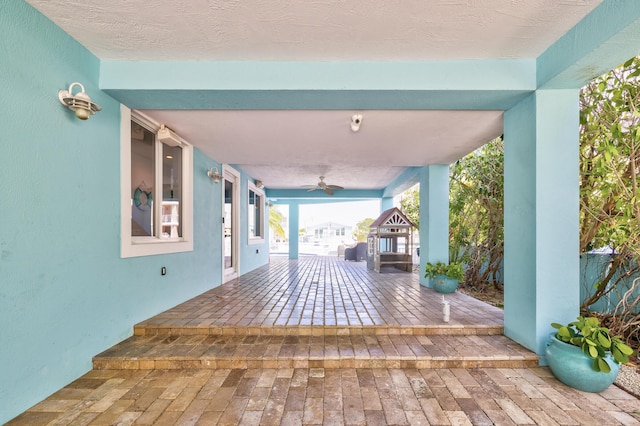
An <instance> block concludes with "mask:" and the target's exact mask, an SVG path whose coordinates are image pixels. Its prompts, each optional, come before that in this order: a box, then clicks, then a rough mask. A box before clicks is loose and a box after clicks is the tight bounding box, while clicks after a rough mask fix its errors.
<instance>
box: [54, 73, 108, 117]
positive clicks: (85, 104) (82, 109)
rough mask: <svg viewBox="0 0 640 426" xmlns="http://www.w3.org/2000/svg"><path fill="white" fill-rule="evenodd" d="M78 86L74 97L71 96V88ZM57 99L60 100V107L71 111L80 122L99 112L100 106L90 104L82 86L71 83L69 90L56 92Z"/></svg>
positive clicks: (89, 99)
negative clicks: (62, 106) (78, 89)
mask: <svg viewBox="0 0 640 426" xmlns="http://www.w3.org/2000/svg"><path fill="white" fill-rule="evenodd" d="M74 86H79V87H80V91H79V92H78V93H77V94H76V95H75V96H74V95H73V87H74ZM58 99H60V103H62V105H64V106H66V107H67V108H69V109H70V110H71V111H74V112H75V113H76V117H78V118H79V119H80V120H86V119H87V118H89V116H91V114H95V113H96V111H100V110H101V109H102V108H100V105H98V104H95V103H93V102H91V98H90V97H89V95H87V93H86V92H85V91H84V86H83V85H82V84H80V83H77V82H76V83H71V86H69V90H65V89H61V90H58Z"/></svg>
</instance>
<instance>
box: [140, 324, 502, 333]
mask: <svg viewBox="0 0 640 426" xmlns="http://www.w3.org/2000/svg"><path fill="white" fill-rule="evenodd" d="M503 333H504V327H503V326H502V325H497V324H480V325H464V324H459V323H458V324H446V323H440V324H433V325H364V326H353V325H350V326H344V325H320V326H305V325H299V326H278V325H269V326H251V325H249V326H233V325H230V326H217V325H203V324H198V325H177V324H175V323H171V324H168V325H157V324H153V325H148V324H145V323H140V324H137V325H135V326H134V327H133V335H134V336H155V335H169V336H195V335H199V336H203V335H204V336H362V335H376V336H387V335H389V336H391V335H413V336H434V335H455V336H480V335H483V336H491V335H496V334H500V335H501V334H503Z"/></svg>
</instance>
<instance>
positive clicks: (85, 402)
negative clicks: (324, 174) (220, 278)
mask: <svg viewBox="0 0 640 426" xmlns="http://www.w3.org/2000/svg"><path fill="white" fill-rule="evenodd" d="M447 300H449V301H450V303H451V312H452V313H451V321H450V322H449V323H444V322H443V321H442V318H441V305H440V301H441V296H440V295H438V294H436V293H434V292H433V291H431V290H429V289H426V288H423V287H420V286H419V284H418V280H417V276H416V275H413V274H407V273H388V274H376V273H370V272H369V271H367V269H366V267H365V264H364V263H352V262H349V263H347V262H344V261H342V260H337V259H335V258H322V257H317V258H302V259H301V260H299V261H288V260H287V259H283V258H274V259H272V262H271V263H270V265H268V266H265V267H263V268H260V269H258V270H256V271H253V272H251V273H249V274H246V275H244V276H243V277H241V278H240V279H239V280H238V281H236V282H233V283H229V284H225V285H223V286H220V287H218V288H216V289H213V290H211V291H209V292H207V293H205V294H203V295H201V296H198V297H196V298H194V299H192V300H190V301H188V302H186V303H184V304H182V305H179V306H176V307H175V308H173V309H171V310H169V311H166V312H164V313H162V314H160V315H158V316H156V317H153V318H150V319H149V320H147V321H144V322H143V323H141V324H138V325H136V326H135V334H136V335H135V336H133V337H131V338H130V339H127V340H126V341H124V342H122V343H121V344H119V345H116V346H114V347H113V348H111V349H109V350H107V351H105V352H104V353H102V354H100V355H98V356H96V357H95V358H94V367H95V368H94V370H93V371H91V372H89V373H87V374H86V375H84V376H82V377H81V378H79V379H78V380H76V381H74V382H73V383H71V384H69V385H68V386H66V387H65V388H63V389H61V390H60V391H58V392H56V393H55V394H54V395H52V396H51V397H49V398H47V399H46V400H44V401H42V402H41V403H39V404H37V405H36V406H34V407H32V408H31V409H30V410H28V411H26V412H25V413H23V414H22V415H20V416H18V417H17V418H16V419H14V420H13V421H12V422H10V423H9V424H10V425H21V424H56V425H65V424H77V425H86V424H95V425H101V424H105V425H116V424H117V425H128V424H155V425H163V424H167V425H169V424H185V425H192V424H201V425H215V424H221V425H235V424H246V425H258V424H264V425H280V424H282V425H299V424H324V425H334V424H335V425H342V424H348V425H364V424H368V425H378V424H379V425H384V424H397V425H420V424H425V425H427V424H432V425H492V424H496V425H513V424H540V425H557V424H562V425H578V424H583V425H633V424H640V415H639V414H638V413H640V401H639V400H638V399H636V398H635V397H633V396H631V395H629V394H627V393H626V392H624V391H622V390H620V389H618V388H617V387H616V386H611V387H610V388H609V389H607V390H606V391H604V392H602V393H600V394H590V393H585V392H580V391H576V390H574V389H571V388H568V387H566V386H564V385H562V384H561V383H560V382H558V381H557V380H556V379H555V378H554V377H553V376H552V375H551V373H550V371H549V370H548V369H547V368H540V367H536V365H537V357H536V356H535V354H532V353H531V352H530V351H528V350H526V349H524V348H522V347H521V346H519V345H517V344H516V343H514V342H512V341H511V340H509V339H507V338H505V337H504V336H502V335H501V332H502V311H501V310H500V309H497V308H494V307H491V306H489V305H486V304H484V303H482V302H478V301H477V300H475V299H472V298H469V297H466V296H465V295H463V294H460V293H456V294H452V295H448V296H447Z"/></svg>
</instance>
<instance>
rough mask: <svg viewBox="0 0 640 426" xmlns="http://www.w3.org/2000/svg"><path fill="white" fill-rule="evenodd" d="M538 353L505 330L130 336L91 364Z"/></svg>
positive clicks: (445, 364) (521, 360) (366, 361)
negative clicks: (476, 332)
mask: <svg viewBox="0 0 640 426" xmlns="http://www.w3.org/2000/svg"><path fill="white" fill-rule="evenodd" d="M537 365H538V357H537V355H535V354H534V353H532V352H531V351H529V350H527V349H525V348H524V347H522V346H520V345H518V344H517V343H515V342H513V341H512V340H510V339H508V338H506V337H504V336H503V335H409V334H383V335H370V334H362V335H310V336H304V335H303V336H301V335H297V336H296V335H286V336H281V335H260V336H255V335H237V334H236V335H182V336H176V335H167V334H157V335H153V336H133V337H130V338H129V339H127V340H125V341H123V342H121V343H120V344H118V345H116V346H114V347H112V348H110V349H108V350H106V351H105V352H103V353H101V354H100V355H97V356H96V357H94V359H93V366H94V369H96V370H106V369H109V370H112V369H134V370H135V369H141V370H148V369H185V368H200V369H216V368H232V369H245V368H418V369H426V368H529V367H536V366H537Z"/></svg>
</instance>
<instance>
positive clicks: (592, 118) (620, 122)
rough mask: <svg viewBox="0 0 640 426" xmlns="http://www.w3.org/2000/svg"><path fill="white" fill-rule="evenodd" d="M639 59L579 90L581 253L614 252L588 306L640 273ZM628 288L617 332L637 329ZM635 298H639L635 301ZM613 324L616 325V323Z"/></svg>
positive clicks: (616, 320)
mask: <svg viewBox="0 0 640 426" xmlns="http://www.w3.org/2000/svg"><path fill="white" fill-rule="evenodd" d="M639 96H640V58H639V57H634V58H631V59H629V60H628V61H627V62H625V63H624V64H623V65H621V66H620V67H618V68H616V69H614V70H612V71H610V72H608V73H606V74H604V75H602V76H600V77H598V78H596V79H594V80H593V81H592V82H590V83H589V84H587V85H586V86H584V87H583V88H582V90H581V93H580V252H581V253H582V252H586V251H589V250H591V249H593V248H600V247H604V246H609V247H611V248H612V249H613V250H614V251H615V253H616V254H615V255H614V256H612V260H611V263H610V267H609V268H608V270H607V273H606V275H605V277H604V278H603V279H602V280H601V281H599V282H598V283H597V284H596V288H595V291H594V293H593V295H592V296H591V297H590V298H588V299H587V300H586V301H584V303H583V305H582V309H583V310H585V311H588V310H589V307H590V306H591V305H593V304H594V303H595V302H597V301H598V300H600V299H601V298H602V297H604V296H606V295H607V294H609V293H610V292H612V291H616V292H618V293H621V292H622V291H619V290H618V289H617V287H618V284H619V283H620V278H617V279H614V277H623V278H624V277H629V276H630V275H632V274H634V273H636V272H637V271H638V270H639V268H638V259H640V206H639V204H638V201H639V195H640V194H639V192H638V177H639V172H640V111H639V110H638V100H639ZM634 287H636V290H635V293H634V291H627V292H626V293H625V294H624V296H623V297H622V300H621V302H620V304H619V305H618V308H616V312H615V315H614V318H613V322H614V323H615V328H616V333H619V334H623V335H625V336H630V335H632V334H633V333H637V330H638V323H639V322H640V315H639V314H637V312H638V308H639V306H638V304H639V303H640V302H639V301H638V300H637V296H636V294H637V285H636V283H635V282H634ZM633 298H636V300H635V301H634V300H633ZM612 328H613V326H612Z"/></svg>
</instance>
